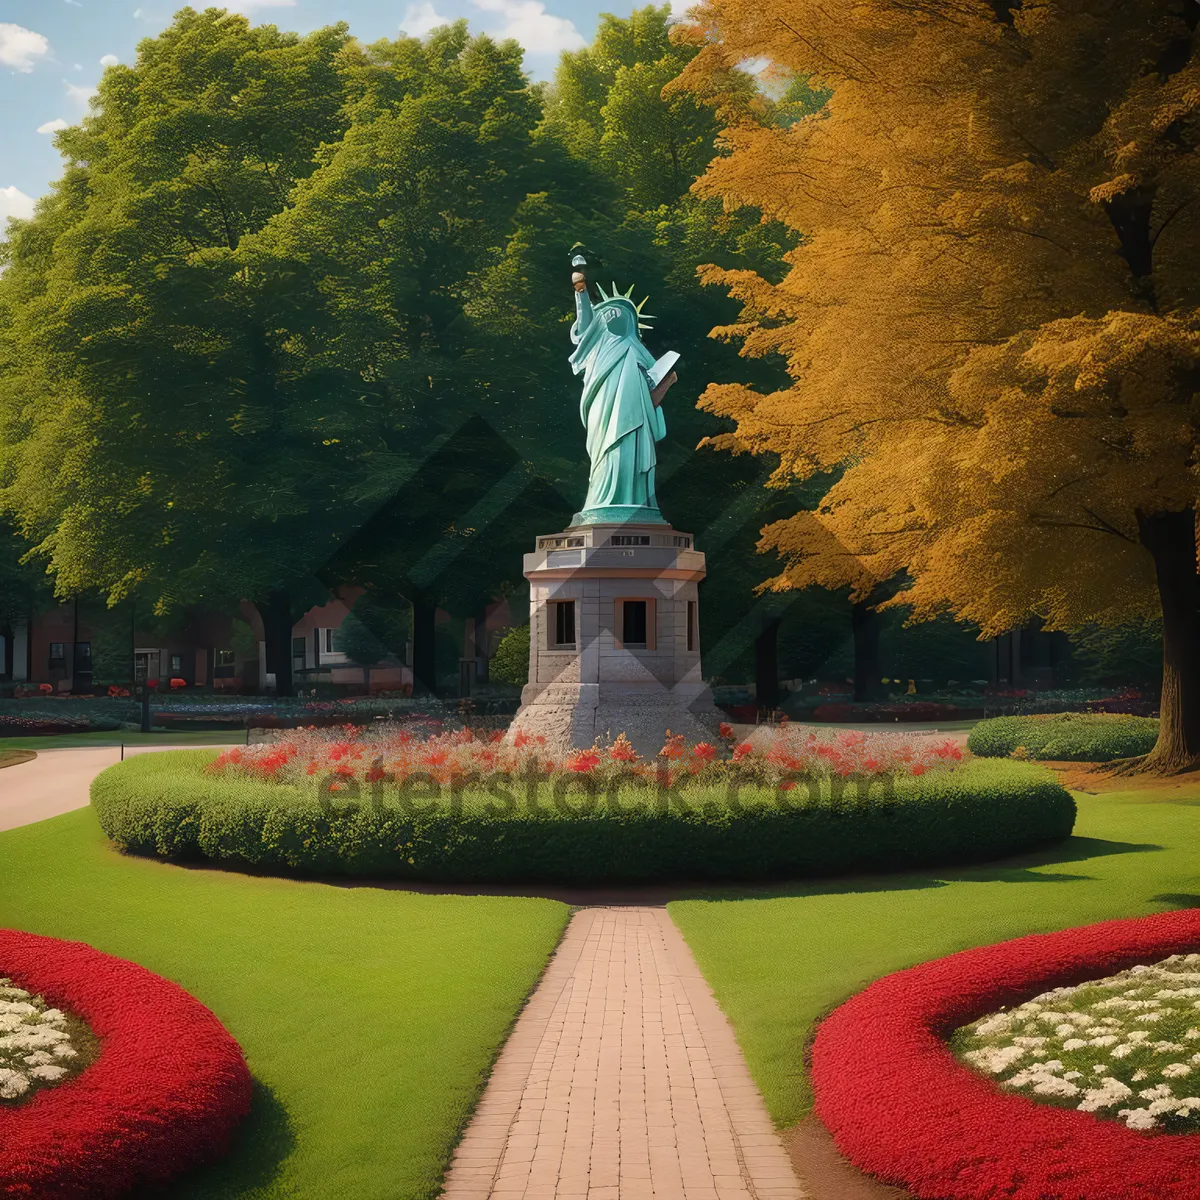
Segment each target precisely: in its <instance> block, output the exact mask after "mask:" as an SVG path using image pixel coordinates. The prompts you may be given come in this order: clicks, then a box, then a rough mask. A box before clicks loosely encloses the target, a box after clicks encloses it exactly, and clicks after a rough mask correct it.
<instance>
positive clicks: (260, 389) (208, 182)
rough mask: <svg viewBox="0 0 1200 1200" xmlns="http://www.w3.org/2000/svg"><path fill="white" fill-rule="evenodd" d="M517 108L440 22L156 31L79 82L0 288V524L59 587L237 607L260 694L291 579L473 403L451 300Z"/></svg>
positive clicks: (188, 17) (317, 594)
mask: <svg viewBox="0 0 1200 1200" xmlns="http://www.w3.org/2000/svg"><path fill="white" fill-rule="evenodd" d="M539 115H540V110H539V108H538V102H537V93H536V89H533V88H531V87H530V86H529V85H528V82H527V80H526V79H525V78H524V76H523V75H522V73H521V52H520V48H519V47H518V46H517V45H516V44H515V43H505V44H504V45H503V46H497V45H496V44H495V43H493V42H491V41H490V40H489V39H487V38H475V39H471V38H468V36H467V34H466V29H465V25H464V24H463V23H459V25H457V26H454V27H451V28H448V29H443V30H441V31H439V32H438V33H436V34H435V35H434V36H432V37H431V38H430V39H428V40H427V41H426V42H424V43H421V42H418V41H416V40H415V39H400V40H399V41H397V42H383V43H379V44H377V45H375V46H372V47H362V46H359V45H357V44H355V43H352V42H350V41H349V40H348V37H347V35H346V31H345V29H344V27H341V26H335V27H331V28H329V29H325V30H321V31H318V32H316V33H314V34H311V35H309V36H308V37H306V38H298V37H296V36H295V35H291V34H283V33H280V32H279V31H278V30H276V29H275V28H274V27H271V26H266V27H256V28H252V27H250V25H249V24H248V23H247V22H246V21H245V20H244V19H243V18H240V17H236V16H231V15H227V14H224V13H221V12H219V11H218V10H212V9H210V10H206V11H205V12H204V13H200V14H197V13H195V12H194V11H192V10H190V9H185V10H183V11H182V12H181V13H180V14H179V16H178V18H177V19H176V22H175V24H174V25H173V26H172V27H171V28H170V29H168V30H167V31H166V32H165V33H164V34H162V35H161V36H160V37H159V38H156V39H150V40H148V41H146V42H143V43H142V45H141V47H140V49H139V57H138V61H137V63H136V64H135V65H134V66H132V67H128V68H121V69H115V68H114V69H113V70H112V71H110V72H108V73H107V74H106V76H105V78H104V80H103V81H102V84H101V89H100V96H99V98H98V102H97V105H96V108H95V110H94V112H93V115H92V116H91V117H89V118H88V119H87V120H86V121H85V122H84V124H83V126H82V127H80V128H77V129H72V130H67V131H64V132H63V133H62V134H61V135H60V138H59V145H60V147H61V148H62V150H63V152H64V153H65V154H66V155H68V156H69V158H70V160H71V162H72V164H74V165H72V166H69V167H68V169H67V172H66V174H65V175H64V178H63V180H62V181H60V184H59V185H58V187H57V188H56V190H55V192H54V194H53V195H52V197H51V198H50V199H49V200H48V201H47V202H45V203H44V204H43V205H42V207H41V209H40V211H39V213H38V214H37V215H36V216H35V218H34V219H33V220H32V221H30V222H26V223H24V224H21V225H18V227H17V228H16V230H15V232H14V235H13V238H12V240H11V242H10V244H9V246H8V248H7V250H6V251H5V255H6V258H7V262H8V270H7V271H6V272H5V274H4V277H3V280H2V281H0V319H3V330H2V332H0V439H2V441H3V444H4V447H5V450H4V458H3V461H2V463H0V470H2V475H0V482H2V483H3V484H4V488H3V493H2V494H0V502H2V503H3V504H4V505H5V506H6V507H7V508H8V509H9V511H11V512H12V513H13V514H14V516H15V518H16V519H17V521H18V522H19V524H20V526H21V528H22V531H23V532H24V533H25V534H26V535H27V536H29V537H30V538H31V539H33V540H34V541H35V542H36V543H37V544H38V548H39V552H40V553H41V554H42V555H43V556H44V557H45V559H46V561H47V562H48V564H49V566H50V569H51V571H52V572H53V574H54V577H55V581H56V586H57V588H58V591H59V593H60V594H70V593H71V592H73V591H76V590H79V589H81V588H84V587H91V586H94V587H98V588H100V589H102V590H103V591H104V592H105V593H106V594H107V595H108V597H109V599H110V600H111V601H113V602H116V601H118V600H120V599H121V598H122V597H124V596H126V595H130V594H133V593H134V592H137V593H138V594H139V595H144V596H146V597H147V598H148V599H149V600H150V601H152V602H153V604H154V605H155V606H156V607H157V608H158V609H160V610H164V611H165V610H168V609H171V608H174V607H177V606H178V605H180V604H183V603H187V602H189V601H195V602H206V603H209V604H215V603H219V602H227V601H229V600H236V599H239V598H242V597H247V598H249V599H251V600H253V601H254V603H255V604H256V605H257V606H258V608H259V611H260V613H261V615H262V619H263V625H264V630H265V639H266V648H267V669H268V671H270V672H274V674H275V678H276V685H277V688H278V690H279V691H281V692H287V691H289V690H290V686H291V679H290V677H291V646H290V634H291V626H292V624H293V622H294V620H295V619H296V618H297V616H298V615H299V614H300V613H302V612H303V611H304V610H305V609H306V608H307V607H308V606H309V605H310V604H312V603H314V602H319V601H322V600H324V599H325V597H326V596H327V594H328V593H327V590H326V588H325V586H324V585H322V584H321V583H320V582H319V581H318V580H317V578H316V574H317V573H318V572H321V571H322V570H323V569H324V568H325V566H326V564H328V562H329V561H330V560H331V558H332V557H334V556H335V555H336V553H337V552H338V551H339V550H340V549H341V548H344V547H345V545H346V544H347V540H348V539H349V538H351V536H352V535H353V533H354V531H355V530H356V529H358V528H360V527H361V526H363V524H364V523H365V522H366V521H367V520H368V518H369V517H370V516H371V514H372V513H374V512H376V511H377V510H378V509H379V508H380V507H381V505H383V504H384V503H385V502H386V501H387V500H388V498H389V497H391V496H393V495H394V494H395V493H396V491H397V489H398V488H399V487H401V486H402V485H403V483H404V481H405V480H406V479H408V478H409V477H411V475H412V474H413V472H414V471H415V470H416V469H417V468H419V466H420V465H421V464H422V462H423V461H424V460H425V459H426V458H427V457H428V455H429V453H430V452H431V449H432V448H433V447H434V446H436V445H437V444H438V443H439V441H440V440H442V439H444V438H445V437H446V436H447V435H449V434H451V433H453V431H454V430H455V429H456V428H458V427H459V426H460V425H461V424H462V422H463V421H464V420H465V419H466V418H467V417H468V416H469V415H470V414H471V413H472V412H473V411H474V409H475V407H476V406H477V405H478V404H479V403H481V402H483V401H485V400H486V397H487V392H486V383H487V380H486V378H484V377H483V374H482V372H481V371H480V369H479V364H478V362H475V361H473V360H472V358H471V355H470V349H471V346H470V341H469V337H470V333H471V327H470V325H469V323H466V322H464V321H462V319H461V309H462V304H463V294H462V293H463V289H464V285H465V281H466V280H467V279H468V278H469V277H470V276H471V274H472V273H473V272H475V271H476V270H478V269H480V268H481V266H483V265H485V264H486V263H487V262H488V261H489V260H490V259H491V258H494V256H495V253H496V247H497V246H499V245H501V244H502V242H503V237H504V234H505V232H506V230H507V223H508V220H509V218H510V216H511V212H512V209H513V207H514V206H515V205H516V204H517V203H518V202H519V201H520V199H521V198H523V196H524V191H525V187H526V184H525V182H524V176H525V175H526V174H527V169H528V164H529V161H530V155H529V138H530V134H531V131H532V127H533V125H534V124H535V122H536V120H537V118H538V116H539ZM31 397H32V398H33V399H32V401H31ZM419 598H420V597H417V599H419Z"/></svg>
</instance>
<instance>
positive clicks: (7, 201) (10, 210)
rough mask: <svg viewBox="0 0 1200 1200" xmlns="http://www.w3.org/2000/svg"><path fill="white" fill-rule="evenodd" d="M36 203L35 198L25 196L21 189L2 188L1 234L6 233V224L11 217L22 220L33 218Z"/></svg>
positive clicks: (0, 192)
mask: <svg viewBox="0 0 1200 1200" xmlns="http://www.w3.org/2000/svg"><path fill="white" fill-rule="evenodd" d="M35 203H36V201H35V200H34V198H33V197H32V196H27V195H25V193H24V192H23V191H21V189H20V188H19V187H0V233H3V232H4V223H5V222H6V221H7V220H8V218H9V217H20V218H21V219H22V220H26V219H28V218H29V217H32V216H33V206H34V204H35Z"/></svg>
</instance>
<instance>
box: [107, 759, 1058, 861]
mask: <svg viewBox="0 0 1200 1200" xmlns="http://www.w3.org/2000/svg"><path fill="white" fill-rule="evenodd" d="M281 753H282V752H281ZM581 753H582V754H583V755H584V756H585V757H586V756H587V755H588V754H589V753H590V752H581ZM214 757H215V755H214V754H213V752H212V751H204V750H200V751H171V752H164V753H161V754H152V755H144V756H139V757H137V758H133V759H130V760H128V761H126V762H124V763H120V764H118V765H116V766H113V767H110V768H109V769H108V770H106V771H104V772H103V773H102V774H101V775H99V776H98V777H97V778H96V780H95V782H94V783H93V785H92V804H93V806H94V808H95V810H96V813H97V815H98V817H99V820H100V824H101V826H102V827H103V829H104V831H105V832H106V833H107V834H108V836H109V837H110V838H112V839H113V841H114V842H116V843H117V844H118V845H120V846H121V847H123V848H125V849H127V850H130V851H133V852H135V853H139V854H157V855H162V856H169V857H179V858H188V859H196V858H211V859H228V860H233V861H235V862H242V863H248V864H255V865H258V866H261V867H265V868H268V869H271V870H278V871H282V872H285V873H286V872H292V873H298V874H328V875H356V876H373V877H388V878H401V879H413V880H440V881H445V882H467V881H477V882H483V881H490V882H532V881H569V882H576V883H583V882H587V883H599V882H616V881H634V880H638V881H649V880H660V879H692V880H702V879H729V880H733V879H740V880H750V879H768V878H800V877H805V876H820V875H830V874H836V873H844V872H849V871H875V870H900V869H909V868H914V867H922V866H930V865H933V864H937V863H954V862H967V861H975V860H981V859H989V858H996V857H1000V856H1002V855H1006V854H1013V853H1017V852H1019V851H1023V850H1028V849H1031V848H1033V847H1035V846H1039V845H1042V844H1044V843H1047V842H1051V841H1055V840H1057V839H1059V838H1063V837H1066V836H1067V835H1068V834H1069V833H1070V832H1071V829H1072V826H1073V824H1074V819H1075V805H1074V802H1073V800H1072V799H1071V796H1070V793H1068V792H1067V791H1066V790H1065V789H1064V788H1062V787H1061V786H1060V785H1059V784H1058V783H1057V782H1056V781H1055V780H1054V779H1053V778H1052V777H1051V776H1050V774H1049V773H1048V772H1047V771H1045V770H1044V768H1041V767H1037V766H1035V765H1031V764H1030V765H1025V764H1017V763H1007V762H1003V763H1001V762H990V763H989V762H969V763H967V764H965V765H963V766H962V767H959V768H956V769H953V770H950V769H938V770H934V771H930V772H928V773H926V774H922V775H912V774H909V775H906V776H903V777H900V778H898V779H896V780H895V781H894V784H893V785H892V786H891V787H890V788H889V787H888V786H885V785H884V783H883V782H882V780H881V779H879V778H877V779H876V780H875V781H874V783H873V784H872V785H871V786H869V787H867V788H866V789H863V788H861V787H860V786H856V785H855V784H854V783H853V782H850V783H847V781H846V780H844V779H843V778H842V777H841V776H837V775H833V776H827V777H825V778H819V777H815V776H814V777H811V778H810V779H809V781H808V782H807V783H806V784H802V785H799V786H795V787H793V788H790V789H789V788H788V787H787V784H786V783H784V784H782V785H781V786H779V787H775V788H771V787H768V786H765V785H763V784H758V785H755V784H752V783H751V784H746V785H744V786H740V788H737V789H734V788H731V787H730V786H729V785H728V784H724V785H722V784H714V783H704V782H698V781H697V779H689V778H687V777H686V775H684V776H681V777H678V778H674V779H673V781H672V777H670V776H669V774H668V769H667V768H666V767H665V766H663V765H662V764H659V765H656V767H655V768H654V772H655V774H654V775H653V776H652V777H649V778H646V777H643V778H642V779H640V780H638V779H635V778H631V779H629V780H627V781H626V784H625V786H623V787H620V788H618V787H616V786H608V785H603V786H598V785H601V784H602V781H601V780H598V779H597V777H596V776H595V775H593V774H590V773H589V764H588V763H587V762H586V761H580V765H579V766H578V767H576V768H573V769H564V770H562V771H561V772H559V773H558V774H557V777H554V778H551V777H549V776H547V775H545V774H544V773H543V774H542V775H540V776H539V775H538V774H536V773H533V774H530V775H526V776H525V777H524V778H513V777H510V776H505V775H500V774H496V775H493V776H490V777H486V778H483V779H476V780H475V781H464V780H463V779H462V777H460V778H459V782H458V784H457V785H456V784H455V782H454V781H453V780H452V781H451V783H450V786H449V788H444V787H441V786H440V785H438V784H437V783H436V782H435V781H434V780H433V778H432V776H431V775H428V776H425V777H424V778H421V777H419V776H416V775H414V776H410V777H409V779H408V781H407V784H406V785H405V786H404V787H400V786H398V785H395V784H391V783H389V782H387V781H386V780H383V779H380V778H374V779H372V778H371V774H373V772H372V773H369V774H368V776H367V777H365V778H363V779H362V780H360V779H358V778H357V777H355V778H351V776H352V775H353V768H352V767H351V766H350V765H349V764H345V763H343V764H339V766H338V768H336V770H335V771H334V772H330V773H329V774H328V775H325V776H324V778H323V779H322V781H321V782H320V784H319V785H318V784H317V783H316V782H315V780H314V781H312V782H311V783H310V785H308V786H306V785H305V784H303V783H294V782H293V783H282V782H277V781H273V780H270V779H262V778H254V777H246V776H243V775H231V774H219V773H214V772H213V771H212V769H211V764H212V763H213V760H214ZM337 772H344V774H340V775H339V774H338V773H337ZM339 779H342V780H344V782H339ZM864 791H865V794H864Z"/></svg>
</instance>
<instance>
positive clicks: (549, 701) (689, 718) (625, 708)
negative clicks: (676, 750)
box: [508, 684, 722, 759]
mask: <svg viewBox="0 0 1200 1200" xmlns="http://www.w3.org/2000/svg"><path fill="white" fill-rule="evenodd" d="M522 701H523V703H522V705H521V708H520V710H519V711H518V712H517V715H516V716H515V717H514V718H513V723H512V725H511V726H510V727H509V732H508V738H509V739H511V738H512V737H514V736H515V734H516V732H517V731H518V730H519V731H521V732H522V733H525V734H527V735H529V736H531V737H544V738H545V739H546V746H545V753H546V754H548V755H552V756H555V757H559V756H562V755H564V754H567V753H568V752H569V751H571V750H579V749H586V748H587V747H589V746H591V745H592V743H593V742H595V741H596V740H599V742H600V744H601V745H602V746H603V745H607V744H609V743H611V742H614V741H616V739H617V738H618V737H619V736H620V735H621V734H622V733H623V734H625V736H626V737H627V738H628V739H629V741H630V742H631V743H632V744H633V747H634V749H635V750H636V751H637V752H638V754H640V755H641V756H642V757H643V758H647V759H653V758H654V757H655V756H656V755H657V754H658V752H659V751H660V750H661V749H662V747H663V742H664V741H665V740H666V736H667V731H668V730H669V731H670V732H671V733H672V734H680V733H681V734H683V736H684V737H685V738H686V739H687V740H688V741H689V742H701V741H713V740H714V739H715V738H716V736H717V726H718V724H719V723H720V721H721V720H722V716H721V713H720V712H719V711H718V709H717V708H716V706H715V705H714V704H713V700H712V693H711V692H710V691H709V689H708V688H707V687H705V686H702V685H682V684H681V685H679V686H678V687H677V688H673V689H671V690H666V689H646V688H639V687H635V686H628V687H622V686H620V685H609V684H606V685H596V684H574V685H571V684H551V685H549V686H548V687H545V688H542V689H538V688H537V687H534V686H532V685H531V686H528V687H526V689H525V694H524V695H523V696H522Z"/></svg>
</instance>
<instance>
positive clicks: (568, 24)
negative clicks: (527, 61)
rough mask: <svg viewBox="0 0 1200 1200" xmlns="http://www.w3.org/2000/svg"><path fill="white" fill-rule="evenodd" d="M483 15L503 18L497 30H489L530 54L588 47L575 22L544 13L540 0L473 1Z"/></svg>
mask: <svg viewBox="0 0 1200 1200" xmlns="http://www.w3.org/2000/svg"><path fill="white" fill-rule="evenodd" d="M472 3H473V4H474V5H475V7H476V8H478V9H480V10H481V11H483V12H489V13H498V14H499V15H500V16H501V17H503V18H504V24H503V25H502V26H501V27H500V28H499V29H494V30H489V31H488V32H489V33H491V35H492V36H493V37H496V38H516V39H517V41H518V42H520V43H521V45H522V46H524V47H525V49H526V50H527V51H528V52H529V53H530V54H561V53H562V51H564V50H579V49H582V48H583V47H584V46H585V45H587V43H586V41H585V40H584V37H583V34H581V33H580V32H579V30H578V29H576V28H575V23H574V21H570V20H568V19H567V18H566V17H556V16H555V15H554V14H553V13H548V12H547V11H546V6H545V5H544V4H543V3H541V0H472Z"/></svg>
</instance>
